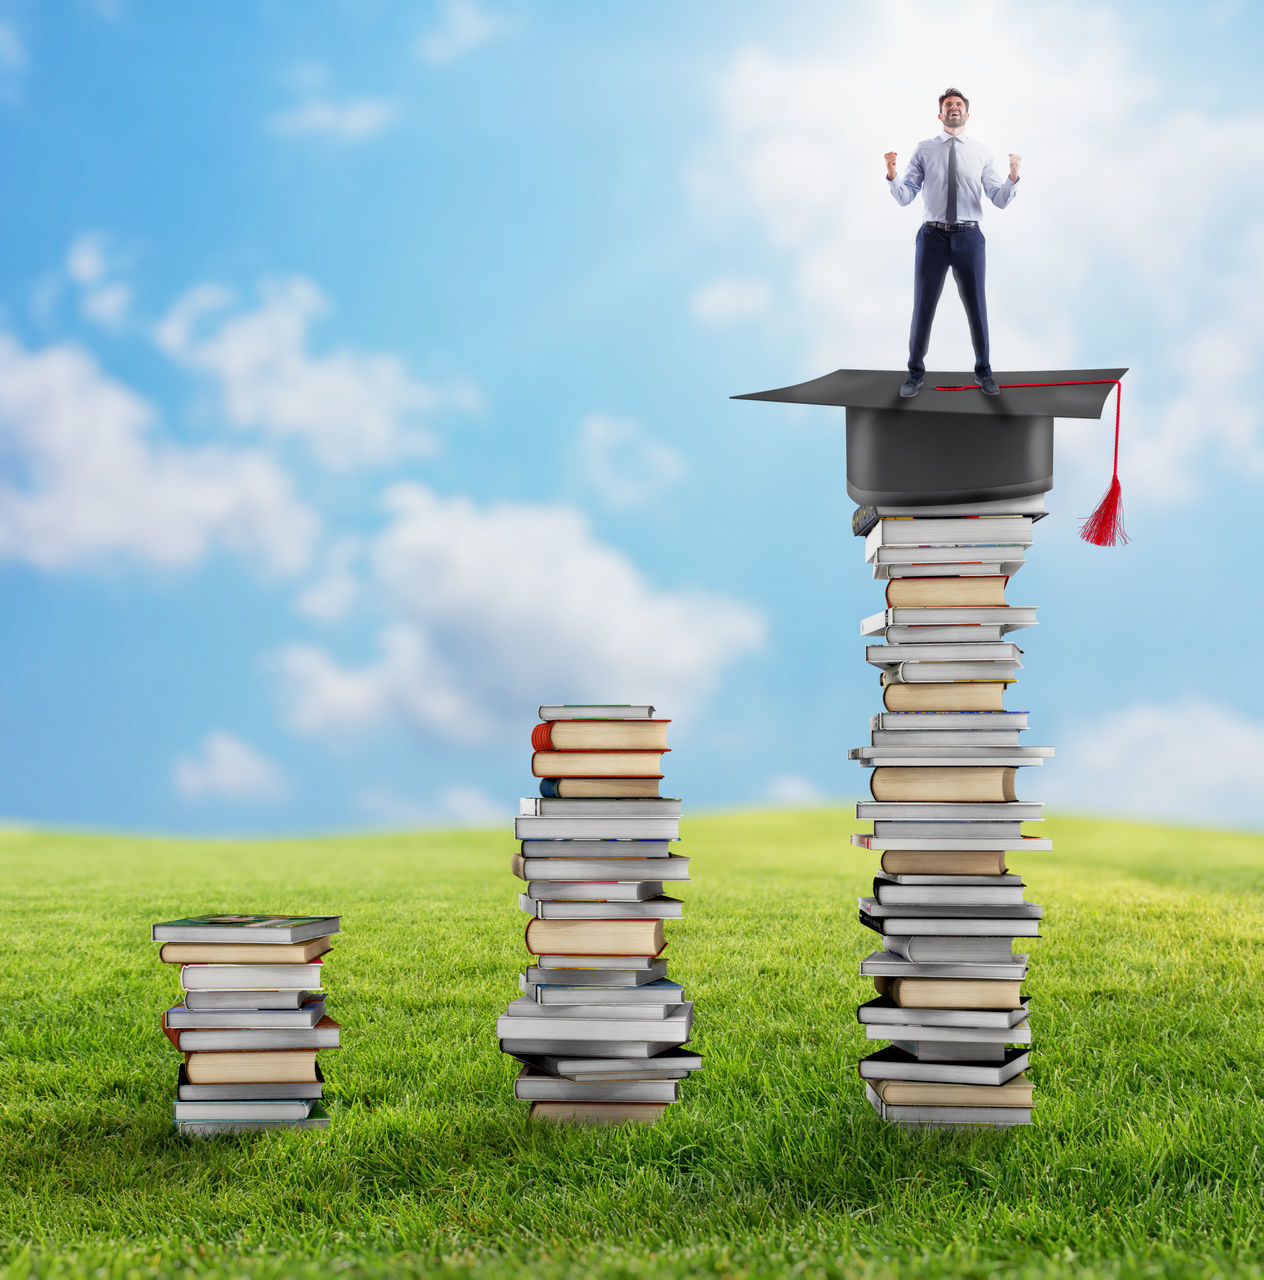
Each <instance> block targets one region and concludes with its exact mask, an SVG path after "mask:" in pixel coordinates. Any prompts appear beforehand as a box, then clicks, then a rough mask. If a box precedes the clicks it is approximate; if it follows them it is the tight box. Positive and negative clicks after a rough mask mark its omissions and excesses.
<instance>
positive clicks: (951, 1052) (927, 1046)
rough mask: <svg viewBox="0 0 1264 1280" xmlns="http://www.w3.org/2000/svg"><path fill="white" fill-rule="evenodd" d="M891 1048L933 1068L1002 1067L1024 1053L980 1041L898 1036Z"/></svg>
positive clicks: (893, 1038)
mask: <svg viewBox="0 0 1264 1280" xmlns="http://www.w3.org/2000/svg"><path fill="white" fill-rule="evenodd" d="M891 1048H893V1049H900V1050H903V1052H905V1053H907V1054H908V1055H909V1057H910V1058H915V1059H916V1060H917V1061H918V1062H927V1063H930V1064H932V1065H933V1066H942V1065H943V1064H944V1063H947V1062H954V1063H961V1062H986V1063H992V1064H996V1065H1000V1064H1001V1063H1002V1062H1004V1061H1005V1060H1006V1058H1007V1056H1008V1055H1009V1054H1011V1053H1022V1052H1025V1050H1022V1049H1007V1048H1006V1047H1005V1046H1004V1045H1003V1044H985V1043H983V1042H982V1041H980V1040H957V1041H952V1042H949V1041H947V1040H904V1039H902V1038H901V1037H900V1036H898V1035H893V1036H892V1037H891Z"/></svg>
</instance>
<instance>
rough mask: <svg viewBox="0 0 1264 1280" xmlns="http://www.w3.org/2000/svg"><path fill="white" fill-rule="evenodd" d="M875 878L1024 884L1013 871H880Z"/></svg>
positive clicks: (895, 881)
mask: <svg viewBox="0 0 1264 1280" xmlns="http://www.w3.org/2000/svg"><path fill="white" fill-rule="evenodd" d="M874 879H875V880H881V881H882V882H884V883H886V884H909V885H937V884H943V885H981V886H992V887H994V888H995V887H997V886H1000V885H1017V886H1018V887H1019V888H1020V889H1021V888H1022V885H1023V878H1022V876H1020V875H1017V874H1016V873H1014V872H1012V871H1005V872H1002V873H1001V874H1000V875H995V876H957V875H938V874H936V875H926V874H923V873H912V872H890V871H878V872H876V873H875V875H874Z"/></svg>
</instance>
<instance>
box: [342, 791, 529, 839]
mask: <svg viewBox="0 0 1264 1280" xmlns="http://www.w3.org/2000/svg"><path fill="white" fill-rule="evenodd" d="M356 804H357V806H358V807H359V809H360V811H361V812H362V813H364V814H366V815H367V816H368V817H369V818H370V819H372V821H373V822H374V823H375V824H376V825H379V826H385V827H394V828H400V827H434V826H444V825H446V826H462V827H464V826H492V825H495V824H499V823H503V822H506V821H507V820H508V819H509V818H510V817H511V815H512V812H513V811H512V809H511V808H510V807H509V806H508V805H504V804H499V803H497V801H495V800H494V799H493V798H492V797H491V796H489V795H488V794H487V793H486V792H485V791H482V790H480V789H479V788H478V787H468V786H452V787H445V788H443V790H441V791H440V792H439V796H438V798H437V800H436V801H435V802H434V803H428V802H426V801H424V800H418V799H415V798H413V797H410V796H401V795H400V794H399V793H398V792H397V791H396V790H395V789H394V788H392V787H389V786H383V785H380V784H377V785H373V786H368V787H364V788H362V789H361V790H360V791H359V792H358V793H357V795H356Z"/></svg>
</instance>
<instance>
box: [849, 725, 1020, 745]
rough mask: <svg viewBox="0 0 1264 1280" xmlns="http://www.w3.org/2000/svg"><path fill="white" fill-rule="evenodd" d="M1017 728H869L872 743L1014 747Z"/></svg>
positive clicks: (1016, 741) (1018, 732)
mask: <svg viewBox="0 0 1264 1280" xmlns="http://www.w3.org/2000/svg"><path fill="white" fill-rule="evenodd" d="M1022 732H1023V731H1022V730H1021V729H871V730H870V731H869V741H870V743H871V744H872V745H873V746H875V747H1016V746H1018V744H1019V737H1018V735H1019V734H1020V733H1022Z"/></svg>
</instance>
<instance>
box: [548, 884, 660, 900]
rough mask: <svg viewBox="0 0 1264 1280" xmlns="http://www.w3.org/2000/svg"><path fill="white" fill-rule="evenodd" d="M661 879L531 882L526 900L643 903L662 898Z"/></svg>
mask: <svg viewBox="0 0 1264 1280" xmlns="http://www.w3.org/2000/svg"><path fill="white" fill-rule="evenodd" d="M662 892H663V882H662V881H661V880H614V879H610V880H531V881H528V883H527V897H529V898H534V899H537V900H538V901H540V902H644V901H645V900H646V899H647V898H658V897H661V896H662Z"/></svg>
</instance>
